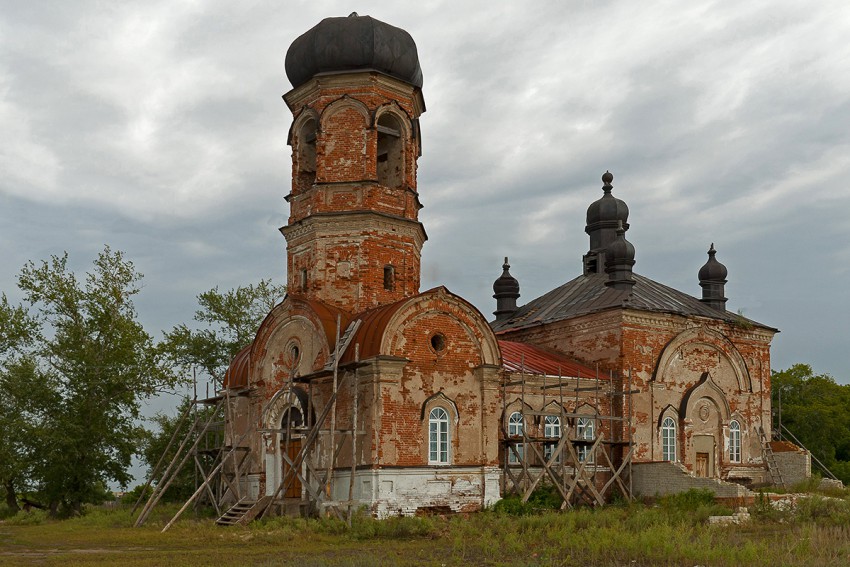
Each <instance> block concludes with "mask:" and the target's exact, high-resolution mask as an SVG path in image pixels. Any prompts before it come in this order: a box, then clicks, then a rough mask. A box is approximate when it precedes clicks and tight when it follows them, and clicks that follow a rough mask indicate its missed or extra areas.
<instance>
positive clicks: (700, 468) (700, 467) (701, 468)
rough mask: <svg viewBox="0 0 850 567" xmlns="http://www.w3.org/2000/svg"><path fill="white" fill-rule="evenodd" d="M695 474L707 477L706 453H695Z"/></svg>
mask: <svg viewBox="0 0 850 567" xmlns="http://www.w3.org/2000/svg"><path fill="white" fill-rule="evenodd" d="M697 476H699V477H703V478H706V477H708V453H697Z"/></svg>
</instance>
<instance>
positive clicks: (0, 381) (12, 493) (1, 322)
mask: <svg viewBox="0 0 850 567" xmlns="http://www.w3.org/2000/svg"><path fill="white" fill-rule="evenodd" d="M37 332H38V326H37V324H36V322H35V321H34V320H33V319H32V318H31V317H30V316H29V313H27V310H26V309H25V308H24V307H23V306H20V305H19V306H12V305H11V304H10V303H9V300H8V298H7V297H6V294H3V295H0V392H3V393H4V401H3V403H2V404H0V432H2V433H0V484H2V486H3V489H4V490H5V493H6V506H7V507H8V508H9V509H10V510H12V511H17V510H19V506H18V500H17V493H18V492H19V491H20V490H21V489H24V488H26V487H27V486H28V483H29V480H30V478H31V469H32V467H31V464H32V462H33V450H34V448H35V447H34V445H33V443H32V439H33V430H34V428H35V424H36V416H35V415H33V414H32V413H31V412H30V410H31V408H32V407H33V401H34V400H35V399H36V398H37V397H38V394H39V392H40V389H38V387H39V386H40V385H41V384H42V383H43V382H42V381H41V380H38V379H37V378H36V376H35V375H36V372H37V371H36V365H35V361H34V359H33V358H32V355H31V352H30V351H31V348H32V344H33V341H34V338H35V337H36V336H37Z"/></svg>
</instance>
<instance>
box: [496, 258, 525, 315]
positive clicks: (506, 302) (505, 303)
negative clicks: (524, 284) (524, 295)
mask: <svg viewBox="0 0 850 567" xmlns="http://www.w3.org/2000/svg"><path fill="white" fill-rule="evenodd" d="M510 270H511V265H510V264H509V263H508V258H507V257H505V263H504V264H502V275H501V276H499V277H498V279H496V281H495V282H493V297H494V298H495V299H496V310H495V311H494V312H493V314H494V315H495V316H496V319H506V318H508V317H510V316H511V315H512V314H513V313H514V311H516V310H517V305H516V300H517V299H518V298H519V282H518V281H517V279H516V278H515V277H513V276H512V275H511V271H510Z"/></svg>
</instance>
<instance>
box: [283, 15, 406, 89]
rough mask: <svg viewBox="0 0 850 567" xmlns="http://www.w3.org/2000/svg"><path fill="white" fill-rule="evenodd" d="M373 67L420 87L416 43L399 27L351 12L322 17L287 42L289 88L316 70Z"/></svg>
mask: <svg viewBox="0 0 850 567" xmlns="http://www.w3.org/2000/svg"><path fill="white" fill-rule="evenodd" d="M356 70H374V71H378V72H380V73H384V74H387V75H390V76H392V77H395V78H397V79H400V80H402V81H404V82H406V83H409V84H411V85H413V86H414V87H418V88H422V69H421V68H420V67H419V55H418V54H417V52H416V43H414V41H413V38H412V37H410V34H409V33H407V32H406V31H404V30H403V29H401V28H397V27H395V26H391V25H389V24H385V23H384V22H381V21H379V20H376V19H374V18H371V17H370V16H359V15H357V12H353V13H352V14H351V15H350V16H348V17H347V18H325V19H324V20H322V21H321V22H319V23H318V24H316V25H315V26H314V27H312V28H311V29H309V30H308V31H307V32H305V33H304V34H303V35H301V36H300V37H298V38H297V39H296V40H295V41H293V42H292V45H290V46H289V50H288V51H287V52H286V76H287V77H288V78H289V82H291V83H292V86H293V88H297V87H300V86H301V85H303V84H304V83H306V82H307V81H309V80H310V79H312V78H313V77H314V76H315V75H317V74H319V73H332V72H344V71H356Z"/></svg>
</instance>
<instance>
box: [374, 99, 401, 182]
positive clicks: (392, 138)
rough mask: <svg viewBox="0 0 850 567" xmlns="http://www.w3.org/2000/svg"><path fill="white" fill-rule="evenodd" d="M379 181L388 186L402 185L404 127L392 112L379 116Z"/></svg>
mask: <svg viewBox="0 0 850 567" xmlns="http://www.w3.org/2000/svg"><path fill="white" fill-rule="evenodd" d="M377 129H378V164H377V166H378V168H377V169H378V183H380V184H381V185H384V186H386V187H391V188H395V187H401V184H402V174H403V171H404V167H403V165H404V163H403V162H404V155H403V154H404V152H403V150H404V147H403V143H402V129H401V125H400V124H399V121H398V119H397V118H396V117H395V116H393V115H392V114H383V115H381V117H380V118H378V128H377Z"/></svg>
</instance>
